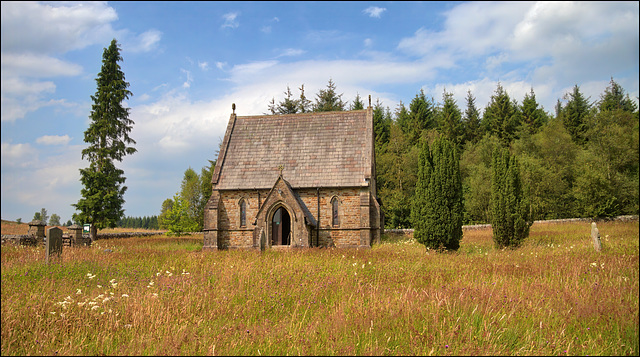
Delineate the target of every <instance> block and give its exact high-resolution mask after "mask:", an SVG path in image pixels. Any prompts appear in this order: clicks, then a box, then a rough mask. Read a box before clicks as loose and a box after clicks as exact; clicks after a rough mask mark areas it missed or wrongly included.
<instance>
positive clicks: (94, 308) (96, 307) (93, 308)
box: [91, 305, 100, 310]
mask: <svg viewBox="0 0 640 357" xmlns="http://www.w3.org/2000/svg"><path fill="white" fill-rule="evenodd" d="M98 308H100V306H97V305H96V306H94V307H92V308H91V310H97V309H98Z"/></svg>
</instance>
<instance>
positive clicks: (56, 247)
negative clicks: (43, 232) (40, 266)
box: [45, 227, 62, 264]
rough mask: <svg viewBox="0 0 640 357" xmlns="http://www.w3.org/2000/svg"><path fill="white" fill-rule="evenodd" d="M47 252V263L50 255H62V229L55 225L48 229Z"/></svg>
mask: <svg viewBox="0 0 640 357" xmlns="http://www.w3.org/2000/svg"><path fill="white" fill-rule="evenodd" d="M45 254H46V258H47V264H49V257H50V256H53V255H57V256H58V257H60V256H61V255H62V229H60V228H58V227H53V228H49V229H47V243H46V245H45Z"/></svg>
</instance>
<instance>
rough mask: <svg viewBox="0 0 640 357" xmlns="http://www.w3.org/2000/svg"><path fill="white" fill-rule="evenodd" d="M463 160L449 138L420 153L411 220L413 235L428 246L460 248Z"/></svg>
mask: <svg viewBox="0 0 640 357" xmlns="http://www.w3.org/2000/svg"><path fill="white" fill-rule="evenodd" d="M462 218H463V204H462V178H461V176H460V160H459V158H458V153H457V150H456V147H455V144H453V143H452V142H451V141H450V140H449V139H447V138H444V137H439V138H437V139H436V140H435V141H434V142H433V144H432V145H431V149H429V146H428V145H427V144H426V143H425V144H423V147H422V150H421V152H420V158H419V166H418V181H417V183H416V191H415V194H414V197H413V205H412V209H411V220H412V223H413V228H414V233H413V234H414V238H415V239H416V240H417V241H418V242H420V243H422V244H424V245H425V246H426V247H427V248H428V249H436V250H457V249H458V248H459V247H460V240H461V239H462Z"/></svg>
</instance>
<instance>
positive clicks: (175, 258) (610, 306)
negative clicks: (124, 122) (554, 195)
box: [2, 222, 639, 355]
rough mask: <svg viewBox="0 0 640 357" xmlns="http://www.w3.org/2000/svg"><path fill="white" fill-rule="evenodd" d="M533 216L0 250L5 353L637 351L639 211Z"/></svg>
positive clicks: (538, 353) (317, 353) (576, 352)
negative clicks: (512, 240)
mask: <svg viewBox="0 0 640 357" xmlns="http://www.w3.org/2000/svg"><path fill="white" fill-rule="evenodd" d="M598 228H599V230H600V233H601V236H602V242H603V251H602V252H596V251H595V250H594V248H593V245H592V243H591V240H590V238H589V233H590V225H589V223H586V222H577V223H565V224H538V223H536V224H534V225H533V226H532V228H531V235H530V237H529V238H528V239H527V240H526V241H525V243H524V245H523V246H522V247H521V248H519V249H515V250H496V249H495V248H494V246H493V241H492V240H491V230H490V229H483V230H477V231H472V230H469V231H465V234H464V237H463V239H462V241H461V247H460V249H459V251H458V252H455V253H436V252H428V251H426V250H425V248H424V246H422V245H420V244H417V243H416V242H415V241H414V240H412V239H411V237H406V236H396V237H392V236H387V237H385V240H384V241H383V243H382V244H380V245H376V246H374V247H373V248H372V249H370V250H349V249H347V250H345V249H321V248H313V249H305V250H292V251H275V250H272V251H266V252H264V253H260V252H256V251H237V250H229V251H212V252H203V251H201V249H202V241H201V239H199V238H166V237H154V238H127V239H118V240H102V241H97V242H96V243H94V245H93V246H92V247H90V248H68V247H65V248H64V251H63V254H62V257H61V258H60V260H59V261H57V262H54V263H53V264H50V265H46V264H45V263H44V251H43V250H42V248H40V247H13V246H3V247H2V355H25V354H38V355H40V354H46V355H54V354H59V355H60V354H64V355H66V354H85V355H86V354H107V355H151V354H153V355H156V354H169V355H177V354H189V355H191V354H201V355H214V354H222V355H229V354H235V355H239V354H241V355H261V354H268V355H294V354H296V355H297V354H302V355H344V354H347V355H383V354H384V355H432V354H435V355H448V354H454V355H455V354H464V355H471V354H473V355H494V354H495V355H558V354H563V355H565V354H567V355H637V354H638V303H639V301H638V281H639V280H638V268H639V267H638V265H639V254H638V253H639V251H638V247H639V235H638V222H627V223H621V222H606V223H600V224H598Z"/></svg>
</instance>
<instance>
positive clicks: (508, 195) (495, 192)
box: [491, 148, 533, 248]
mask: <svg viewBox="0 0 640 357" xmlns="http://www.w3.org/2000/svg"><path fill="white" fill-rule="evenodd" d="M532 223H533V222H531V221H530V220H529V204H528V201H527V200H526V198H525V197H524V191H523V189H522V182H521V178H520V170H519V167H518V160H517V158H516V156H515V155H514V156H511V154H510V153H509V150H508V149H506V148H498V149H496V150H495V151H494V152H493V160H492V167H491V227H492V228H493V241H494V243H495V245H496V247H497V248H505V247H509V248H516V247H518V246H520V244H521V243H522V241H523V240H524V239H525V238H526V237H528V236H529V227H531V224H532Z"/></svg>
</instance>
